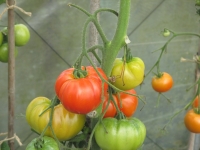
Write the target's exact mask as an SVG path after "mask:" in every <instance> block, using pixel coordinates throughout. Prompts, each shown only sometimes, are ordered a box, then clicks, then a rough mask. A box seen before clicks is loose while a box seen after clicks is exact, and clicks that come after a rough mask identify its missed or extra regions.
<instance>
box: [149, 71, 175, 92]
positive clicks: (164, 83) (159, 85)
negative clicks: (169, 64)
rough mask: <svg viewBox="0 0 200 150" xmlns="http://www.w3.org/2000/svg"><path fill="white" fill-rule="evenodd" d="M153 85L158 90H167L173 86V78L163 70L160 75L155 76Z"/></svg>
mask: <svg viewBox="0 0 200 150" xmlns="http://www.w3.org/2000/svg"><path fill="white" fill-rule="evenodd" d="M151 85H152V87H153V89H154V90H155V91H156V92H159V93H162V92H167V91H169V90H170V89H171V88H172V86H173V78H172V77H171V75H170V74H168V73H166V72H163V73H162V75H161V76H160V77H158V76H154V77H153V78H152V81H151Z"/></svg>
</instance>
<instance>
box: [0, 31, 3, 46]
mask: <svg viewBox="0 0 200 150" xmlns="http://www.w3.org/2000/svg"><path fill="white" fill-rule="evenodd" d="M2 43H3V33H2V32H0V46H1V45H2Z"/></svg>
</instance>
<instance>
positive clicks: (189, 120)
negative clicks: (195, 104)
mask: <svg viewBox="0 0 200 150" xmlns="http://www.w3.org/2000/svg"><path fill="white" fill-rule="evenodd" d="M184 123H185V126H186V128H187V129H188V130H189V131H190V132H193V133H200V114H199V113H197V112H195V109H191V110H189V111H188V112H187V113H186V115H185V118H184Z"/></svg>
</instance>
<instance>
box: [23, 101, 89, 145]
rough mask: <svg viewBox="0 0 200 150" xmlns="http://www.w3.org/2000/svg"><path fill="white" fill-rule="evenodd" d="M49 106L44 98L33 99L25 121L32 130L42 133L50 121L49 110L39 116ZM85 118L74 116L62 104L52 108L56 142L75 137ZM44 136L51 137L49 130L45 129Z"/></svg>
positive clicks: (48, 102)
mask: <svg viewBox="0 0 200 150" xmlns="http://www.w3.org/2000/svg"><path fill="white" fill-rule="evenodd" d="M50 105H51V101H50V100H49V99H48V98H46V97H37V98H35V99H33V100H32V101H31V102H30V104H29V105H28V107H27V109H26V120H27V122H28V124H29V125H30V126H31V128H32V129H33V130H35V131H36V132H38V133H42V131H43V130H44V128H45V127H46V126H47V124H48V122H49V119H50V110H48V111H46V112H45V113H43V114H42V115H41V116H40V114H41V113H42V112H43V111H44V110H45V109H47V108H48V107H49V106H50ZM85 120H86V116H85V115H81V114H74V113H71V112H69V111H68V110H66V109H65V108H64V107H63V105H62V104H58V105H57V106H55V107H54V112H53V120H52V128H53V130H54V133H55V135H56V137H57V138H58V140H60V141H65V140H68V139H70V138H72V137H74V136H75V135H77V134H78V133H79V132H80V131H81V130H82V128H83V126H84V124H85ZM45 135H46V136H50V137H53V134H52V132H51V130H50V128H48V129H47V131H46V133H45Z"/></svg>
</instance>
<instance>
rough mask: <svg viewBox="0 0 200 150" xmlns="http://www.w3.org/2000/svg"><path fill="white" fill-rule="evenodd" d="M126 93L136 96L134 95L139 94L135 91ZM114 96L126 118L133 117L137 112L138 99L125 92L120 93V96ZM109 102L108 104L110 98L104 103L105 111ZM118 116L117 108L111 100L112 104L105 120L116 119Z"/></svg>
mask: <svg viewBox="0 0 200 150" xmlns="http://www.w3.org/2000/svg"><path fill="white" fill-rule="evenodd" d="M126 92H128V93H131V94H134V95H136V94H137V93H136V91H135V90H134V89H132V90H128V91H126ZM112 96H113V99H114V101H115V103H116V104H117V106H118V108H119V110H120V111H122V112H123V114H124V115H125V116H126V117H131V116H132V115H133V114H134V113H135V111H136V110H137V106H138V98H137V97H136V96H132V95H130V94H126V93H124V92H120V93H119V96H118V94H113V95H112ZM107 97H108V96H107ZM107 102H108V98H107V99H106V100H105V101H104V103H103V110H105V108H106V104H107ZM116 114H117V110H116V107H115V105H114V104H113V102H112V101H111V100H110V104H109V106H108V109H107V111H106V113H105V115H104V118H107V117H115V115H116Z"/></svg>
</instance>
